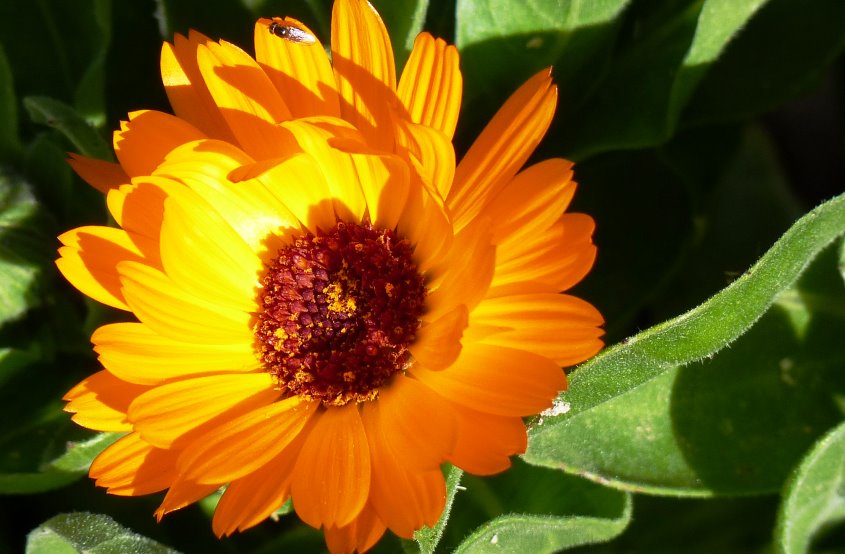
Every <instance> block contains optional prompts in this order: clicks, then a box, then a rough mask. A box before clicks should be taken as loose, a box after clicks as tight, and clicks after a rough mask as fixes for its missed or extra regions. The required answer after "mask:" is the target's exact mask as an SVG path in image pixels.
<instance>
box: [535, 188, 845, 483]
mask: <svg viewBox="0 0 845 554" xmlns="http://www.w3.org/2000/svg"><path fill="white" fill-rule="evenodd" d="M844 232H845V195H843V196H839V197H837V198H835V199H833V200H830V201H828V202H827V203H825V204H823V205H821V206H819V207H818V208H816V209H815V210H813V211H812V212H810V213H809V214H808V215H806V216H804V217H803V218H801V219H800V220H799V221H798V222H797V223H796V224H795V225H793V226H792V228H790V230H789V231H787V232H786V233H785V234H784V236H783V237H782V238H781V239H780V240H778V242H777V243H775V245H774V246H773V247H772V248H771V249H770V250H769V251H768V252H767V253H766V254H765V255H764V256H763V257H762V258H761V259H760V261H759V262H758V263H757V264H755V265H754V266H753V267H752V268H751V269H750V270H748V271H747V272H746V273H745V274H744V275H742V276H741V277H739V278H738V279H737V280H736V281H734V282H733V283H732V284H731V285H730V286H728V287H727V288H726V289H724V290H723V291H721V292H719V293H718V294H716V295H715V296H713V297H712V298H711V299H710V300H708V301H707V302H705V303H704V304H702V305H700V306H699V307H697V308H695V309H693V310H691V311H689V312H687V313H686V314H683V315H681V316H679V317H677V318H675V319H673V320H670V321H667V322H665V323H663V324H660V325H657V326H655V327H653V328H651V329H649V330H646V331H644V332H642V333H640V334H639V335H637V336H635V337H632V338H631V339H628V340H626V341H623V342H622V343H621V344H619V345H616V346H614V347H611V348H609V349H608V350H606V351H605V352H603V353H601V354H599V355H598V356H597V357H596V358H594V359H593V360H591V361H589V362H587V363H586V364H584V365H583V366H582V367H580V368H579V369H576V370H575V372H574V374H573V375H572V380H571V384H570V389H569V391H567V392H565V393H563V394H562V396H561V398H560V402H563V403H566V405H567V406H568V407H569V409H568V411H566V412H565V413H563V414H561V415H557V416H555V417H552V418H546V420H545V421H544V422H543V424H542V425H537V426H535V427H534V428H533V429H532V432H531V439H530V442H529V448H528V452H527V453H526V455H525V459H526V461H528V462H529V463H533V464H538V465H545V466H549V467H568V468H570V469H571V470H575V471H578V469H576V468H579V467H580V468H581V471H583V473H585V474H586V473H589V470H588V469H586V468H587V467H589V465H590V464H593V465H596V464H598V465H602V464H603V463H604V462H605V461H606V458H608V457H609V458H610V459H611V460H612V459H614V458H616V459H620V458H624V457H630V456H632V454H631V452H630V451H629V449H628V448H627V447H623V448H620V447H618V445H616V446H613V447H612V449H611V450H601V451H594V454H595V456H597V457H595V458H594V459H593V460H584V459H579V461H578V462H574V463H573V461H572V457H573V456H577V455H578V454H577V453H578V449H577V448H567V447H566V446H567V445H569V444H570V443H571V437H570V436H569V433H570V432H571V431H572V430H573V429H578V431H576V433H589V434H590V436H591V437H592V438H595V437H597V436H601V433H599V432H598V431H597V430H596V426H597V425H599V424H601V425H602V429H605V431H606V432H608V433H611V434H613V433H616V432H619V433H623V432H624V431H623V429H627V430H628V432H631V430H632V429H636V430H637V431H638V433H637V435H636V436H635V437H632V439H630V440H628V441H627V442H626V444H629V445H630V444H640V445H642V446H643V449H642V450H645V449H647V448H652V449H653V448H654V445H653V444H650V443H649V442H648V439H649V437H653V438H659V437H665V436H668V435H671V434H672V433H674V432H676V431H677V429H675V428H673V425H677V416H670V414H668V413H664V414H663V415H662V416H657V417H655V418H650V417H645V416H647V415H648V414H649V413H653V412H654V411H655V410H657V411H659V410H660V409H661V408H660V406H661V405H662V406H665V405H666V402H667V401H668V399H666V398H663V397H661V396H660V395H665V394H667V393H668V391H670V390H672V389H671V388H670V387H665V386H661V385H660V383H661V381H663V382H665V383H666V384H667V385H668V384H671V383H672V380H671V379H672V377H671V375H667V374H666V372H668V371H676V370H677V368H679V367H681V366H684V365H687V364H689V363H690V362H694V361H698V360H701V359H702V358H705V357H710V356H712V355H714V354H716V353H717V352H718V351H720V350H721V349H723V348H725V347H726V346H727V345H728V344H730V343H731V342H732V341H734V340H735V339H736V338H738V337H739V336H740V335H742V334H743V333H745V332H746V331H747V330H748V328H749V327H750V326H751V325H752V324H754V323H755V322H756V321H757V319H758V318H759V317H761V315H762V314H763V313H765V312H766V310H767V309H768V308H769V307H770V306H771V305H772V304H773V303H774V302H775V301H776V300H778V295H779V294H780V293H781V292H782V291H784V290H785V289H787V288H788V287H789V286H790V285H791V284H792V283H793V282H794V281H795V280H796V279H797V277H798V276H799V274H800V273H801V272H802V271H803V270H804V269H805V267H806V266H807V264H808V263H809V262H810V261H811V260H812V259H813V257H814V256H816V255H817V254H818V253H819V252H820V251H821V250H822V249H823V248H824V247H825V246H826V245H827V244H829V243H830V242H831V241H832V240H833V239H834V238H836V237H837V236H838V235H840V234H842V233H844ZM837 317H838V316H837ZM770 331H771V329H770ZM779 340H781V341H783V339H779ZM828 340H829V339H828ZM770 346H771V345H770ZM772 351H773V352H779V351H777V350H775V349H773V350H772ZM728 355H730V353H728ZM777 355H778V354H777V353H775V354H773V356H777ZM780 355H783V354H782V353H781V354H780ZM741 365H742V364H740V367H736V368H735V371H736V372H741V371H743V369H745V368H744V367H741ZM730 367H732V366H729V368H730ZM696 369H700V368H699V367H696V366H694V365H693V366H688V367H687V368H685V371H690V372H692V371H695V370H696ZM787 369H789V368H787ZM774 371H777V367H775V368H774ZM655 379H659V381H658V382H657V383H653V380H655ZM650 394H656V395H657V396H656V397H654V398H652V397H650V396H649V395H650ZM629 395H630V396H629ZM726 396H727V397H729V398H733V399H734V400H735V401H737V402H739V398H736V397H735V396H730V394H728V395H726ZM661 398H662V400H661ZM693 398H694V397H693ZM763 398H765V396H764V397H763ZM661 401H662V402H663V403H662V404H661ZM770 401H772V402H775V403H777V400H776V399H770ZM627 402H631V403H632V405H633V406H637V407H639V409H641V410H645V411H642V412H637V411H636V410H635V409H631V411H630V415H626V413H625V409H626V408H627V407H628V406H627ZM649 410H651V412H649ZM601 411H607V412H612V413H615V414H616V418H615V419H614V417H613V416H612V415H608V416H607V417H606V418H602V417H601V416H596V417H597V418H598V419H597V420H596V419H592V418H593V413H596V414H599V413H601ZM689 415H690V417H699V416H702V417H706V416H708V415H709V414H706V413H690V414H689ZM638 417H644V422H645V423H644V424H643V425H641V426H639V427H636V425H635V424H636V420H637V418H638ZM710 420H711V421H714V424H715V425H718V424H719V417H718V416H717V415H715V414H714V415H712V416H710ZM614 421H615V423H611V422H614ZM762 421H765V419H763V420H762ZM626 422H627V423H626ZM652 422H658V423H659V424H660V426H661V428H649V423H652ZM775 427H776V424H775ZM819 431H820V430H819V429H816V431H815V433H816V434H818V432H819ZM603 432H604V431H603ZM727 432H728V433H730V432H731V430H730V429H728V430H727ZM667 433H668V435H667ZM809 435H810V438H811V437H812V436H813V433H810V434H809ZM737 436H738V440H742V437H741V433H740V434H738V435H737ZM673 440H674V439H673ZM637 441H639V442H637ZM599 442H600V441H599ZM663 446H665V447H666V448H667V450H666V452H668V453H671V452H672V448H671V445H669V446H667V445H665V444H664V445H663ZM708 447H709V450H707V452H706V453H703V454H702V455H705V456H707V455H710V456H712V455H711V454H709V453H710V452H713V449H717V451H721V450H718V449H719V447H718V443H712V444H709V445H708ZM655 452H657V453H660V452H661V451H655ZM675 452H677V450H675ZM755 455H756V453H755ZM587 456H589V454H587ZM767 459H768V458H763V459H762V460H763V462H762V463H765V460H767ZM673 460H674V461H673ZM635 463H636V462H635V461H632V462H631V465H632V466H633V465H634V464H635ZM665 463H667V464H676V466H675V467H680V468H683V466H684V464H686V463H687V460H686V458H684V457H680V456H678V455H674V457H672V456H667V458H666V459H665ZM610 465H611V466H612V465H613V464H612V463H611V464H610ZM775 465H776V464H775ZM662 469H664V468H663V467H662V466H661V467H656V468H654V470H655V473H657V472H659V471H660V470H662ZM672 475H673V474H672V473H670V474H668V475H665V474H664V475H662V476H661V477H659V478H658V479H657V480H656V481H655V482H654V483H652V484H655V485H657V486H658V487H668V488H671V489H674V490H676V492H678V493H680V492H682V491H683V489H685V488H687V487H696V486H697V484H696V483H690V482H685V481H683V480H682V481H681V482H673V481H672ZM613 477H614V476H613V475H610V476H607V475H606V476H604V477H602V478H613ZM621 481H623V482H626V483H628V482H629V481H628V480H626V479H625V477H624V476H623V477H622V478H621ZM630 481H631V482H633V481H634V479H630ZM630 486H631V487H632V488H635V487H636V486H638V485H637V484H631V485H630ZM769 486H771V484H769ZM701 487H702V488H706V487H704V485H701ZM716 488H718V487H716Z"/></svg>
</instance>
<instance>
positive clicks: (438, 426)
mask: <svg viewBox="0 0 845 554" xmlns="http://www.w3.org/2000/svg"><path fill="white" fill-rule="evenodd" d="M363 418H364V425H365V426H366V428H367V437H368V439H369V441H370V443H371V444H372V443H373V442H374V441H375V442H379V443H380V444H385V445H387V446H386V447H387V448H388V449H389V450H390V452H391V456H393V457H395V458H396V460H397V463H399V464H400V465H402V466H403V467H407V468H409V469H413V470H429V469H438V468H439V467H440V464H442V463H443V460H445V459H446V455H447V454H449V452H451V451H452V447H453V446H454V444H455V437H456V435H455V432H456V428H455V418H454V413H453V410H452V408H451V406H450V404H449V402H447V401H445V400H443V399H442V398H441V397H440V396H438V395H437V394H436V393H434V392H433V391H432V390H431V389H430V388H428V387H426V386H425V385H423V384H421V383H419V382H418V381H416V380H414V379H411V378H409V377H405V376H403V375H397V376H395V377H394V378H393V381H392V382H391V383H390V385H389V386H387V387H382V388H381V390H379V396H378V400H376V401H374V402H370V403H368V404H366V405H365V406H364V414H363ZM385 521H386V520H385Z"/></svg>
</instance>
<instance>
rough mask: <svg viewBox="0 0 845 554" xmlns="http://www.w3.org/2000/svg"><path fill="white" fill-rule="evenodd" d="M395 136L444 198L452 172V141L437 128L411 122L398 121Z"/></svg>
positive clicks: (425, 177) (420, 172)
mask: <svg viewBox="0 0 845 554" xmlns="http://www.w3.org/2000/svg"><path fill="white" fill-rule="evenodd" d="M396 140H397V141H398V143H399V144H401V146H402V148H404V149H405V150H406V151H407V155H408V156H409V161H410V162H411V164H412V165H413V167H414V168H415V169H416V170H417V173H418V174H419V175H420V178H421V179H422V180H423V181H424V182H425V183H426V184H427V185H428V186H429V187H431V188H432V189H434V190H436V191H437V194H438V195H439V197H441V198H445V197H446V195H448V194H449V190H450V188H451V187H452V181H453V179H454V175H455V149H454V147H453V146H452V141H451V140H450V139H449V138H448V137H447V136H446V135H445V134H443V132H442V131H439V130H438V129H431V128H429V127H425V126H423V125H417V124H415V123H410V122H399V123H397V126H396Z"/></svg>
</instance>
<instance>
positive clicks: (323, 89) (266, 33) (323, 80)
mask: <svg viewBox="0 0 845 554" xmlns="http://www.w3.org/2000/svg"><path fill="white" fill-rule="evenodd" d="M273 21H275V22H276V23H279V24H282V25H293V26H294V27H297V28H299V29H302V30H303V31H305V32H306V33H308V34H310V35H311V36H314V34H313V33H312V32H311V30H310V29H309V28H308V27H306V26H305V25H303V24H302V23H301V22H299V21H297V20H295V19H293V18H290V17H286V18H284V19H281V18H278V17H277V18H274V19H273ZM270 23H271V20H270V19H266V18H261V19H259V20H258V21H257V22H256V23H255V59H256V60H257V61H258V63H259V65H261V67H262V68H263V69H264V72H265V73H266V74H267V76H268V77H269V78H270V80H271V81H272V82H273V85H275V87H276V90H277V91H279V95H280V96H281V97H282V100H284V102H285V104H286V105H287V106H288V107H289V108H290V112H291V116H292V117H294V118H300V117H309V116H313V115H329V116H333V117H340V104H339V102H338V96H337V89H336V87H335V81H334V73H332V66H331V64H330V63H329V58H328V56H326V51H325V49H324V48H323V45H322V44H321V43H320V41H319V40H317V39H316V37H315V38H314V41H313V42H311V43H302V42H292V41H289V40H284V39H282V38H279V37H277V36H275V35H274V34H273V33H271V32H270V28H269V26H270Z"/></svg>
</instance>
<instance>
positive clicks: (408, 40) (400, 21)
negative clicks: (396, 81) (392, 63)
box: [373, 0, 428, 74]
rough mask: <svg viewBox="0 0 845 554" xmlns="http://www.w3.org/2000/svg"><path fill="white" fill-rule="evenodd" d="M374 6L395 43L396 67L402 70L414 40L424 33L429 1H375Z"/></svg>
mask: <svg viewBox="0 0 845 554" xmlns="http://www.w3.org/2000/svg"><path fill="white" fill-rule="evenodd" d="M373 5H374V6H375V8H376V10H377V11H378V13H379V15H381V18H382V19H383V20H384V24H385V26H386V27H387V32H388V33H389V34H390V41H391V42H392V43H393V54H394V57H395V58H396V67H397V68H399V69H401V68H402V67H404V66H405V61H406V60H407V59H408V55H409V54H410V53H411V48H413V46H414V39H415V38H417V35H418V34H419V33H420V31H422V28H423V23H424V22H425V14H426V11H427V10H428V0H373ZM397 74H398V73H397Z"/></svg>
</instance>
